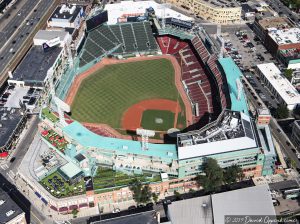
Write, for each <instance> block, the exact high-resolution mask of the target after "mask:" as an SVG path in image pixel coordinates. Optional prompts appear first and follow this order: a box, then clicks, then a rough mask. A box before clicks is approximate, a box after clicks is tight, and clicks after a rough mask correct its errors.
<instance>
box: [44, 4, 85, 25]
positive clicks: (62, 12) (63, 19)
mask: <svg viewBox="0 0 300 224" xmlns="http://www.w3.org/2000/svg"><path fill="white" fill-rule="evenodd" d="M83 17H84V8H83V6H81V5H76V4H73V5H69V4H63V5H60V6H58V7H57V8H56V9H55V11H54V12H53V14H52V15H51V17H50V19H49V20H48V22H47V26H48V27H62V28H75V29H78V28H79V26H80V24H81V21H82V19H83Z"/></svg>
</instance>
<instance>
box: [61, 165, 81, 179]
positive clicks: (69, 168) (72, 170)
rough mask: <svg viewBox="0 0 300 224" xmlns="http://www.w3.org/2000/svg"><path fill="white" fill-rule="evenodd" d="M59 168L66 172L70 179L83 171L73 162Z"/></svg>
mask: <svg viewBox="0 0 300 224" xmlns="http://www.w3.org/2000/svg"><path fill="white" fill-rule="evenodd" d="M59 169H60V170H61V171H62V172H64V173H65V174H66V175H67V176H68V177H69V178H70V179H71V178H73V177H75V176H76V175H77V174H79V173H80V172H82V171H81V169H80V168H79V167H78V166H76V165H75V164H74V163H71V162H69V163H67V164H65V165H63V166H61V167H60V168H59Z"/></svg>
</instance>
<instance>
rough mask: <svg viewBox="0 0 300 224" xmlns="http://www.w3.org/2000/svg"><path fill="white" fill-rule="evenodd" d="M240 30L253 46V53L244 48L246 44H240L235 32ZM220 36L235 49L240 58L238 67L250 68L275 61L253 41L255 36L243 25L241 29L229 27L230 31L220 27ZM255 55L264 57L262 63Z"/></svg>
mask: <svg viewBox="0 0 300 224" xmlns="http://www.w3.org/2000/svg"><path fill="white" fill-rule="evenodd" d="M241 30H242V31H244V32H245V33H246V34H247V36H248V39H249V41H250V42H251V43H252V44H253V45H254V47H255V50H254V51H253V52H251V49H250V48H249V47H245V46H244V45H245V43H246V42H242V40H240V39H239V37H237V35H236V32H238V31H241ZM222 35H223V38H224V39H225V40H228V41H230V42H231V43H232V47H233V48H235V49H237V50H238V53H239V54H240V55H241V56H242V58H241V63H240V67H248V68H251V67H252V66H255V65H257V64H262V63H268V62H275V60H272V56H271V54H270V53H268V52H267V50H266V48H265V47H264V46H263V45H262V44H261V43H260V42H256V41H254V40H253V39H254V37H255V34H254V32H253V31H252V30H251V29H250V28H249V27H248V26H246V25H245V26H243V28H241V27H231V28H230V29H228V28H227V29H223V27H222ZM257 54H260V55H262V56H263V57H264V61H261V60H259V59H258V58H257Z"/></svg>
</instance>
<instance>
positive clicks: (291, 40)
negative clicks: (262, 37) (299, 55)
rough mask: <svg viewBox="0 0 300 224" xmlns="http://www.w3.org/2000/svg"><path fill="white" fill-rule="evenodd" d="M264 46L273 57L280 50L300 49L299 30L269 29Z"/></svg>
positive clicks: (295, 28)
mask: <svg viewBox="0 0 300 224" xmlns="http://www.w3.org/2000/svg"><path fill="white" fill-rule="evenodd" d="M265 45H266V48H267V49H268V50H269V51H270V53H271V54H273V55H276V54H277V53H278V51H280V50H285V51H287V50H291V49H300V28H298V27H293V28H284V29H282V28H281V29H278V28H274V27H270V28H268V35H267V37H266V41H265Z"/></svg>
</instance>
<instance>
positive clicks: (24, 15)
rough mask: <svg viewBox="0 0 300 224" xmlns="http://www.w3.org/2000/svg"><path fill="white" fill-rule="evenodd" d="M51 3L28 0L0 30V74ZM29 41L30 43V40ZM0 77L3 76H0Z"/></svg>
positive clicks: (43, 0)
mask: <svg viewBox="0 0 300 224" xmlns="http://www.w3.org/2000/svg"><path fill="white" fill-rule="evenodd" d="M53 4H54V1H48V0H40V1H39V2H38V3H36V2H35V1H34V0H28V1H27V2H26V3H25V4H24V6H23V7H22V9H20V13H21V14H20V16H15V18H13V19H12V20H11V21H10V22H9V23H8V24H7V25H6V26H5V28H4V29H3V30H2V31H1V34H2V35H1V36H3V37H2V38H1V39H0V46H2V48H1V49H0V71H1V72H2V74H0V75H1V76H3V75H7V74H3V72H5V68H6V67H7V66H8V67H11V65H12V60H13V58H14V57H15V56H18V54H19V53H20V50H21V47H22V45H23V43H24V42H25V41H26V39H27V38H29V37H30V34H32V32H33V30H34V29H35V28H36V27H37V25H40V24H39V21H40V19H41V18H42V17H43V16H44V15H45V14H46V13H47V12H48V10H49V8H51V6H52V5H53ZM33 6H35V7H33ZM29 10H31V11H29ZM28 11H29V12H28ZM31 38H32V37H31ZM30 42H31V43H32V40H30ZM1 79H3V77H0V80H1ZM0 84H1V83H0Z"/></svg>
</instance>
